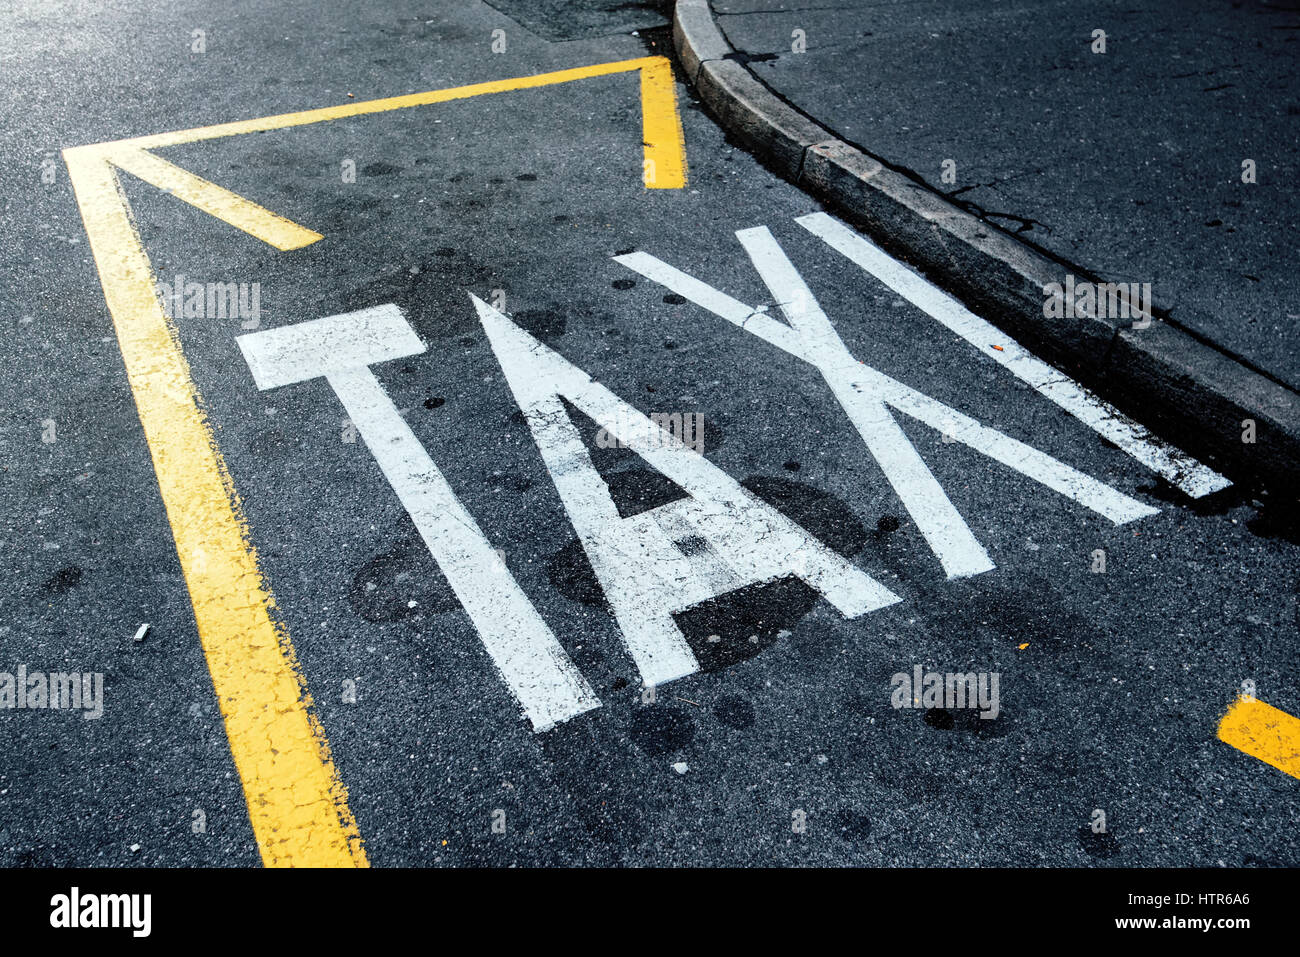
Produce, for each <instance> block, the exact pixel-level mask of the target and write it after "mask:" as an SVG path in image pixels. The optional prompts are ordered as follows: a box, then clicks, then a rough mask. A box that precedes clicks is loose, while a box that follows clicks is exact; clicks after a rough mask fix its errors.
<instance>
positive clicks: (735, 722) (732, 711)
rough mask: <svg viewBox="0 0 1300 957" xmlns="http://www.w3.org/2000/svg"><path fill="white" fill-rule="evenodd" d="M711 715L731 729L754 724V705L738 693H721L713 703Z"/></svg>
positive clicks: (748, 726) (734, 729)
mask: <svg viewBox="0 0 1300 957" xmlns="http://www.w3.org/2000/svg"><path fill="white" fill-rule="evenodd" d="M713 716H714V717H715V718H717V719H718V720H719V721H721V722H722V723H723V724H725V725H726V726H727V727H728V728H731V729H732V730H733V731H745V730H746V729H748V728H752V727H753V726H754V706H753V705H752V704H750V703H749V702H748V701H746V700H745V699H744V698H742V697H740V695H734V694H729V695H723V696H722V697H721V698H719V699H718V700H717V702H716V703H715V704H714V705H713Z"/></svg>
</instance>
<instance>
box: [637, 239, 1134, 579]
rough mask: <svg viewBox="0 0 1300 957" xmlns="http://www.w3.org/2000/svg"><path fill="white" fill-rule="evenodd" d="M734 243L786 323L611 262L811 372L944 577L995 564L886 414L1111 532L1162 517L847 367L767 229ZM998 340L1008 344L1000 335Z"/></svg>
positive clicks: (692, 282) (690, 281)
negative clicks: (903, 417) (970, 453)
mask: <svg viewBox="0 0 1300 957" xmlns="http://www.w3.org/2000/svg"><path fill="white" fill-rule="evenodd" d="M736 236H737V238H738V239H739V240H740V242H741V244H742V245H743V246H744V247H745V250H746V252H747V253H748V254H749V258H750V260H751V261H752V262H753V264H754V268H755V269H756V270H757V271H758V273H759V275H760V276H761V277H762V279H763V281H764V283H765V284H766V285H767V287H768V289H769V290H770V291H771V293H772V296H773V297H774V299H775V300H776V302H777V304H778V305H779V306H780V307H781V311H782V313H783V314H784V315H785V318H786V320H787V321H788V322H789V325H785V324H783V323H780V322H778V321H777V320H776V319H773V318H772V317H771V316H769V315H767V314H766V313H765V312H762V311H760V310H758V309H755V308H753V307H751V306H747V305H745V304H744V303H742V302H739V301H738V300H736V299H733V298H732V297H730V296H728V295H727V294H725V293H723V292H720V291H719V290H717V289H715V288H713V287H712V286H710V285H708V284H707V283H704V282H701V281H700V280H698V279H696V278H695V277H693V276H690V275H687V274H686V273H684V272H682V271H681V270H679V269H676V268H674V267H672V266H670V265H668V264H667V263H665V262H663V261H662V260H660V259H657V258H656V257H654V256H651V255H650V254H649V253H645V252H634V253H630V254H626V255H621V256H615V257H614V259H615V261H617V262H620V263H622V264H623V265H625V266H627V267H628V268H629V269H633V270H635V271H636V272H638V273H640V274H641V275H643V276H645V277H646V278H647V279H650V280H652V281H654V282H657V283H659V284H660V285H662V286H664V287H666V288H668V289H671V290H672V291H673V292H675V293H677V294H678V295H680V296H684V297H685V298H687V299H689V300H691V301H692V302H694V303H695V304H696V305H698V306H700V307H702V308H704V309H707V310H708V311H709V312H712V313H713V314H714V315H716V316H719V317H720V318H722V319H726V320H727V321H728V322H731V323H733V324H734V325H736V326H739V327H740V328H741V329H744V330H745V331H747V332H750V333H753V334H754V335H756V336H758V337H759V338H760V339H763V340H765V341H767V342H769V343H771V344H772V345H774V346H776V347H777V348H779V349H782V350H784V351H785V352H787V353H789V354H790V355H792V356H794V357H795V358H797V359H802V360H803V361H805V362H807V363H809V364H811V365H813V366H814V367H816V368H817V369H818V371H820V372H821V374H822V377H823V378H824V379H825V380H826V382H827V384H828V385H829V386H830V387H831V390H832V392H833V393H834V395H835V397H836V399H837V400H838V401H839V402H840V404H841V405H842V406H843V407H844V410H845V412H846V413H847V414H848V416H849V418H850V420H851V421H852V422H853V424H854V426H855V427H856V428H857V430H858V433H859V434H860V435H861V436H862V439H863V442H865V443H866V446H867V449H868V450H869V451H870V452H871V454H872V455H873V456H874V457H875V459H876V460H877V462H879V463H880V466H881V470H882V471H883V472H884V473H885V476H886V478H888V480H889V482H890V484H891V485H892V486H893V487H894V490H895V492H896V493H897V494H898V497H899V499H900V500H901V501H902V502H903V505H904V507H906V508H907V511H908V513H909V514H910V515H911V516H912V518H913V520H914V521H915V522H916V524H917V528H918V529H920V531H921V533H922V535H924V536H925V539H926V542H927V543H928V544H929V545H930V548H931V550H932V551H933V552H934V553H935V556H936V557H937V558H938V559H939V562H940V564H941V565H942V566H943V569H944V571H945V573H946V574H947V575H948V577H949V578H959V577H963V576H968V575H975V574H979V573H980V572H985V571H988V570H989V569H991V568H993V563H992V561H990V560H989V557H988V554H987V552H985V550H984V548H983V546H982V545H980V544H979V542H978V541H977V540H976V539H975V537H974V535H973V533H972V532H971V530H970V528H969V526H968V525H967V524H966V521H965V519H963V518H962V516H961V515H960V513H958V511H957V510H956V508H955V507H954V506H953V505H952V503H951V501H949V499H948V496H947V495H946V494H945V493H944V491H943V488H942V487H941V486H940V485H939V483H938V482H937V481H936V480H935V478H934V475H933V474H932V473H931V472H930V470H929V468H928V467H927V466H926V465H925V463H924V461H922V460H921V457H920V454H919V453H918V452H917V451H916V448H915V446H913V445H912V443H911V441H910V440H909V439H908V438H907V436H906V434H904V433H903V431H902V430H901V429H900V428H899V427H898V423H897V422H895V421H894V419H893V416H892V415H891V414H890V413H889V411H888V409H887V408H886V406H890V407H892V408H894V409H897V410H898V411H900V412H903V413H906V414H907V415H910V416H912V417H913V418H915V419H917V420H918V421H921V422H924V423H925V424H926V425H929V426H930V427H931V428H934V429H937V430H939V431H941V432H944V433H945V434H946V435H949V436H951V438H952V440H953V441H956V442H961V443H962V444H964V445H967V446H969V447H970V448H973V449H975V450H976V451H978V452H981V453H982V454H984V455H987V456H988V457H990V458H992V459H994V460H995V461H998V462H1001V463H1002V464H1003V465H1006V466H1008V467H1009V468H1012V469H1014V470H1015V471H1017V472H1019V473H1021V474H1022V475H1025V476H1027V477H1028V478H1032V479H1033V480H1034V481H1036V482H1038V483H1040V484H1041V485H1044V486H1046V487H1047V488H1050V489H1052V490H1053V491H1056V492H1059V493H1060V494H1061V495H1064V496H1065V497H1066V498H1069V499H1071V500H1073V501H1075V502H1078V503H1079V504H1080V505H1083V506H1085V507H1087V508H1089V509H1091V510H1092V511H1094V512H1097V513H1098V514H1100V515H1102V516H1104V517H1106V518H1107V519H1109V520H1110V521H1112V522H1114V523H1115V524H1117V525H1122V524H1124V523H1127V522H1132V521H1135V520H1136V519H1139V518H1145V517H1147V516H1149V515H1154V514H1156V513H1157V512H1158V511H1159V509H1156V508H1153V507H1151V506H1150V505H1146V504H1144V503H1142V502H1139V501H1137V500H1136V499H1134V498H1131V497H1129V496H1127V495H1124V494H1123V493H1122V492H1119V491H1117V490H1116V489H1113V488H1111V487H1110V486H1109V485H1106V484H1105V483H1103V482H1099V481H1098V480H1096V479H1094V478H1092V477H1091V476H1088V475H1085V474H1084V473H1082V472H1080V471H1078V470H1077V469H1074V468H1071V467H1070V466H1068V465H1066V464H1065V463H1063V462H1061V461H1059V460H1058V459H1055V458H1053V457H1052V456H1050V455H1047V454H1046V453H1044V452H1041V451H1039V450H1038V449H1036V448H1034V447H1033V446H1030V445H1027V444H1025V443H1023V442H1019V441H1017V440H1016V439H1013V438H1011V437H1009V436H1007V435H1005V434H1004V433H1002V432H999V431H997V430H996V429H992V428H988V427H987V426H983V425H980V424H979V423H978V422H976V421H975V420H974V419H972V418H970V417H969V416H967V415H963V414H962V413H960V412H957V411H956V410H955V409H952V408H950V407H949V406H947V405H944V404H943V403H942V402H939V401H937V400H935V399H932V398H930V397H929V396H927V395H924V394H923V393H921V392H918V391H917V390H915V389H912V388H910V387H908V386H906V385H903V383H901V382H899V381H897V380H896V379H893V378H891V377H890V376H887V375H885V374H884V373H883V372H880V371H878V370H876V369H873V368H872V367H871V366H868V365H866V364H864V363H862V362H859V361H858V360H856V359H854V358H853V356H852V355H850V354H849V351H848V349H847V347H846V346H845V345H844V342H843V340H841V339H840V337H839V335H838V333H836V331H835V328H834V326H833V325H832V324H831V322H830V320H829V319H828V318H827V317H826V314H825V313H824V312H823V311H822V309H821V307H820V306H819V305H818V304H817V300H816V298H815V297H814V296H813V294H812V292H811V290H810V289H809V288H808V286H807V284H806V283H804V281H803V279H802V277H800V275H799V274H798V272H797V271H796V270H795V268H794V266H793V264H792V263H791V262H790V260H789V259H788V258H787V257H786V255H785V253H784V252H783V251H782V249H781V247H780V246H779V245H778V244H777V242H776V240H775V239H774V238H773V237H772V234H771V233H770V232H769V231H768V229H767V227H766V226H759V227H755V228H753V229H742V230H739V231H737V233H736ZM1002 339H1003V341H1004V342H1007V343H1009V344H1012V343H1011V340H1010V339H1007V338H1006V337H1005V336H1003V337H1002ZM1057 375H1058V376H1059V375H1060V374H1059V373H1057ZM1076 388H1077V387H1076ZM1117 414H1118V413H1117Z"/></svg>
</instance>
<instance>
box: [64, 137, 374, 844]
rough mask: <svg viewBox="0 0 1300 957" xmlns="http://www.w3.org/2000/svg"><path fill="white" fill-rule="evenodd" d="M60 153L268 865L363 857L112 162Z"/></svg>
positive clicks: (93, 154) (71, 152) (83, 154)
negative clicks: (96, 268) (119, 348)
mask: <svg viewBox="0 0 1300 957" xmlns="http://www.w3.org/2000/svg"><path fill="white" fill-rule="evenodd" d="M64 156H65V158H66V160H67V164H68V175H69V178H70V179H71V181H72V185H73V189H74V191H75V192H76V196H77V203H78V205H79V206H80V207H81V216H82V219H83V221H84V222H85V226H86V233H87V235H88V237H89V240H90V247H91V251H92V252H93V253H94V256H95V263H96V266H97V267H98V269H99V277H100V282H101V283H102V285H103V287H104V297H105V299H106V300H107V302H108V309H109V312H110V313H111V314H112V316H113V324H114V326H115V328H116V330H117V339H118V343H119V345H120V346H121V350H122V358H123V360H124V362H125V364H126V372H127V378H128V380H129V381H130V383H131V391H132V393H133V394H134V396H135V404H136V409H137V411H138V412H139V415H140V422H141V424H142V425H143V427H144V433H145V438H146V440H147V441H148V444H149V451H150V454H151V455H152V456H153V463H154V471H155V473H156V474H157V478H158V486H159V489H160V491H161V492H162V499H163V503H164V505H165V506H166V509H167V517H168V520H169V521H170V523H171V527H172V535H173V537H174V538H175V541H176V552H177V555H178V556H179V558H180V563H181V569H182V571H183V572H184V574H185V582H186V585H187V586H188V588H189V593H190V600H191V602H192V603H193V606H194V618H195V621H196V623H197V625H198V632H199V640H200V642H201V643H202V645H203V652H204V655H205V657H206V658H207V662H208V670H209V672H210V673H211V675H212V684H213V687H214V690H215V691H216V695H217V701H218V702H219V704H220V707H221V714H222V716H223V718H224V719H225V725H226V735H227V738H228V739H229V742H230V751H231V755H232V756H233V758H234V761H235V766H236V768H237V769H238V771H239V776H240V779H241V780H242V782H243V786H244V794H245V797H246V799H247V803H248V814H249V818H250V820H251V821H252V825H253V833H254V834H255V835H256V837H257V843H258V847H259V849H260V850H261V854H262V860H263V862H264V863H265V864H266V865H267V866H271V867H285V866H299V867H302V866H307V867H312V866H316V867H325V866H332V867H340V866H349V867H357V866H361V867H364V866H366V856H365V851H364V849H363V847H362V843H361V837H360V834H359V832H358V831H357V826H356V822H355V820H354V819H353V817H352V813H351V811H350V810H349V808H348V805H347V792H346V789H345V788H344V787H343V783H342V781H340V779H339V777H338V774H337V772H336V771H335V769H334V764H333V760H332V758H331V757H330V753H329V744H328V742H327V741H326V740H325V736H324V734H322V732H321V728H320V725H319V723H318V722H317V721H316V719H315V716H314V715H313V714H312V702H311V698H310V696H309V695H308V693H307V690H306V687H305V685H304V682H303V679H302V673H301V670H300V668H299V667H298V662H297V659H296V658H295V657H294V654H293V649H292V647H291V646H290V644H289V639H288V635H287V634H286V633H285V632H284V631H283V630H282V628H280V627H279V626H278V625H277V624H276V622H275V621H274V619H273V618H272V609H273V607H274V602H273V600H272V598H271V595H270V593H269V592H268V590H267V588H266V585H265V584H264V582H263V580H262V575H261V572H260V571H259V569H258V565H257V557H256V555H255V553H254V551H253V547H252V544H251V543H250V542H249V540H248V535H247V532H246V526H245V523H244V519H243V515H242V508H241V506H240V502H239V497H238V495H237V494H236V493H235V490H234V487H233V485H232V484H231V481H230V477H229V474H228V473H227V471H226V467H225V463H224V462H223V460H222V457H221V453H220V451H219V450H218V448H217V445H216V442H215V440H214V438H213V435H212V430H211V429H210V428H209V426H208V423H207V420H206V417H205V416H204V414H203V412H202V410H201V409H202V407H201V399H200V397H199V394H198V390H197V389H196V388H195V386H194V382H193V380H192V379H191V377H190V370H189V364H188V363H187V362H186V361H185V357H184V356H183V355H182V354H181V349H180V344H179V342H178V341H177V339H176V337H175V334H174V331H173V330H172V329H171V327H170V325H169V323H168V321H167V318H166V316H165V315H164V314H163V310H162V306H161V305H160V303H159V302H158V299H157V297H156V295H155V292H154V282H153V270H152V267H151V266H150V263H149V259H148V257H147V256H146V254H145V251H144V247H143V245H142V243H141V241H140V235H139V233H138V231H137V230H136V227H135V223H134V222H133V221H132V218H131V213H130V206H129V205H128V203H127V200H126V196H125V194H123V192H122V191H121V187H120V185H119V183H118V179H117V173H116V172H115V171H114V169H113V167H112V166H111V165H110V164H109V162H108V160H107V159H106V158H105V157H103V156H102V155H99V154H97V153H96V152H94V151H93V150H92V151H89V152H87V151H84V150H67V151H65V153H64Z"/></svg>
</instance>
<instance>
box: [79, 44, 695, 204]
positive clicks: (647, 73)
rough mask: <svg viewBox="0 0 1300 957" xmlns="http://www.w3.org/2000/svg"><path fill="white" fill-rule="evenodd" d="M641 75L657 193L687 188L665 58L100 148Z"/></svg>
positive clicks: (154, 145) (191, 139)
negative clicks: (603, 77)
mask: <svg viewBox="0 0 1300 957" xmlns="http://www.w3.org/2000/svg"><path fill="white" fill-rule="evenodd" d="M637 70H639V71H641V127H642V133H641V135H642V141H643V144H644V145H643V151H644V156H645V159H646V160H647V161H650V162H652V163H653V164H654V170H655V180H656V185H655V186H653V187H652V188H656V189H680V188H681V187H682V186H684V185H685V184H686V150H685V146H684V145H683V140H682V133H681V118H680V116H679V115H678V112H677V95H676V91H675V89H674V87H673V82H672V65H671V64H670V62H669V60H668V58H667V57H661V56H648V57H639V58H637V59H635V60H618V61H616V62H614V63H596V64H593V65H591V66H583V67H575V68H573V69H568V70H556V71H554V72H551V73H538V74H536V75H534V76H518V77H511V78H510V79H508V80H491V81H488V82H486V83H471V84H469V85H468V86H456V87H450V88H448V89H445V90H428V91H426V92H424V93H409V94H407V95H405V96H390V97H385V98H384V99H380V100H362V101H361V102H359V103H342V104H340V105H338V106H327V107H322V108H320V109H315V110H303V111H301V112H297V113H280V114H278V115H276V116H263V117H259V118H257V119H252V120H241V121H239V122H235V123H220V124H217V125H215V126H200V127H196V128H194V129H190V130H177V131H176V132H173V133H157V134H154V135H151V136H139V137H134V138H132V139H125V140H117V141H115V142H114V143H112V144H100V145H101V146H109V145H111V146H115V147H122V146H132V147H138V148H140V149H142V150H152V149H161V148H163V147H167V146H178V145H180V144H182V143H195V142H198V141H199V140H210V139H218V138H220V137H223V136H237V135H239V134H242V133H263V132H266V131H268V130H282V129H285V128H287V127H290V126H305V125H308V124H310V123H323V122H325V121H326V120H339V119H344V118H346V117H350V116H364V115H366V114H369V113H387V112H389V111H390V110H402V109H407V108H409V107H413V106H428V105H430V104H433V103H447V102H450V101H452V100H463V99H468V98H469V97H474V96H483V95H485V94H489V93H508V92H511V91H514V90H530V89H536V88H537V87H543V86H554V85H556V84H560V83H571V82H573V81H575V80H586V79H590V78H592V77H597V76H610V75H611V74H615V73H630V72H633V71H637ZM647 185H649V184H647Z"/></svg>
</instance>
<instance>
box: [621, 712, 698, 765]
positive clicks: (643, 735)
mask: <svg viewBox="0 0 1300 957" xmlns="http://www.w3.org/2000/svg"><path fill="white" fill-rule="evenodd" d="M628 735H629V736H630V737H631V738H632V742H633V743H634V744H635V745H636V746H637V747H638V748H640V749H641V750H642V751H643V752H644V753H645V754H648V755H649V756H650V757H659V756H661V755H664V754H670V753H672V752H674V751H680V750H682V748H685V747H686V746H687V745H689V744H690V743H691V741H692V740H693V739H694V738H695V721H694V720H692V718H691V716H690V715H688V714H687V713H686V712H685V711H683V710H682V709H680V708H672V707H665V706H664V705H659V704H643V705H636V706H634V707H633V709H632V717H631V726H630V727H629V729H628Z"/></svg>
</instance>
